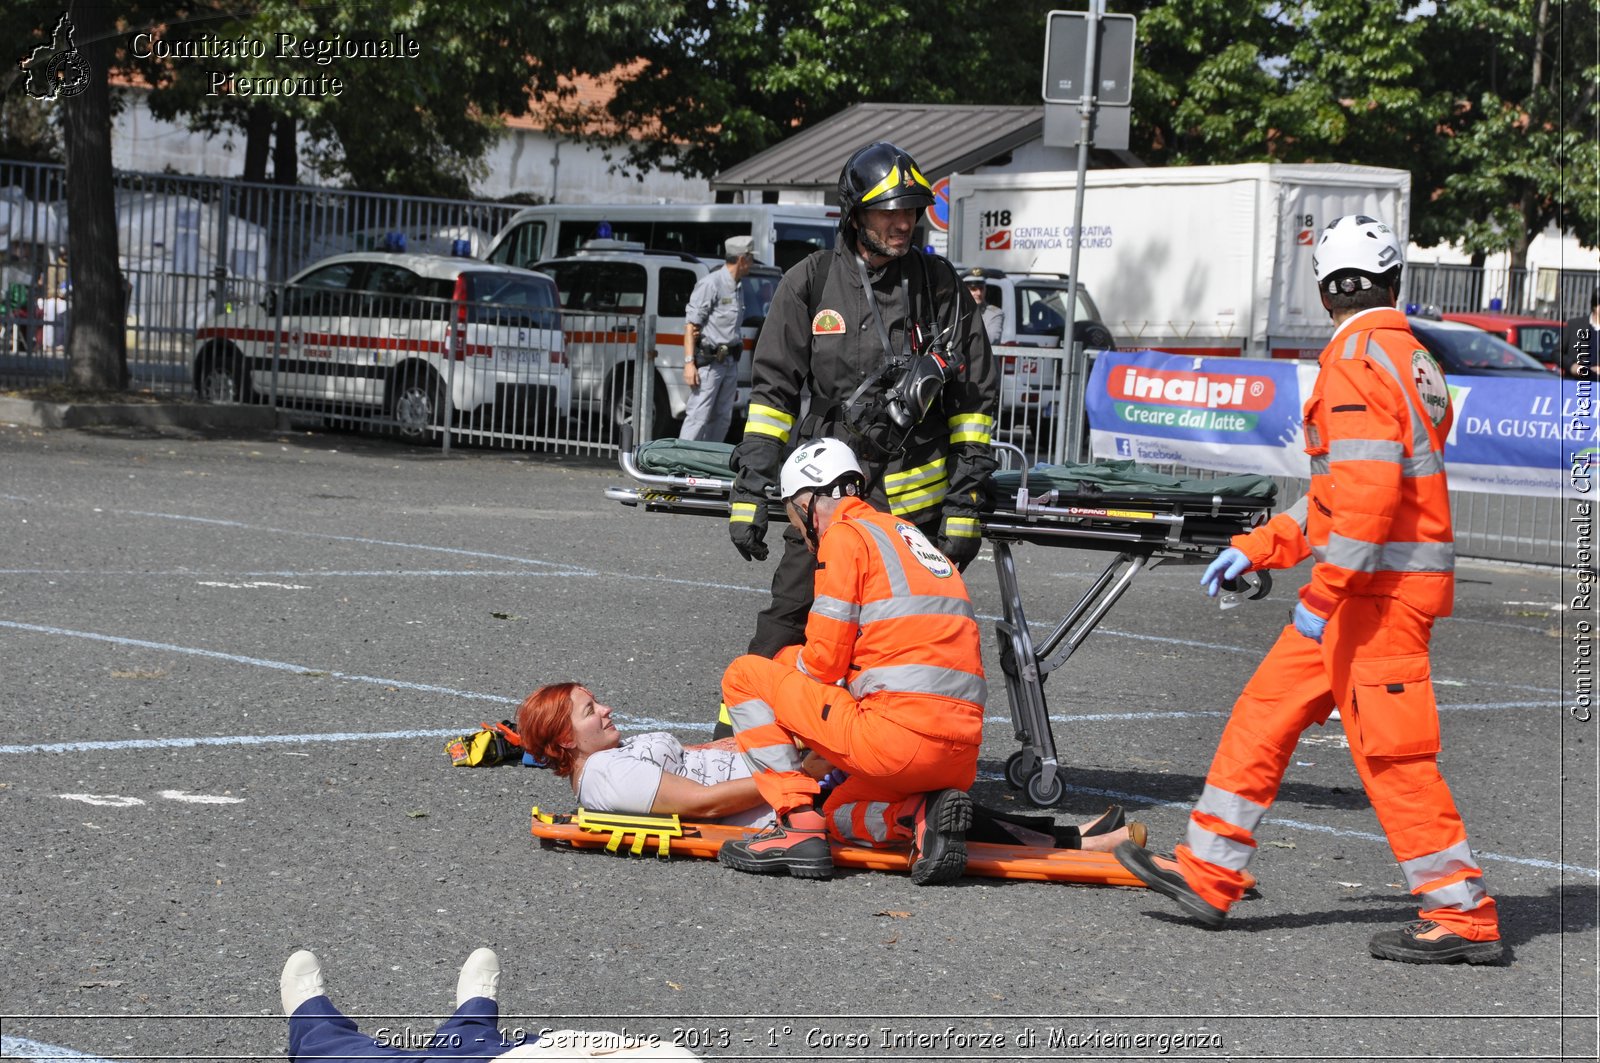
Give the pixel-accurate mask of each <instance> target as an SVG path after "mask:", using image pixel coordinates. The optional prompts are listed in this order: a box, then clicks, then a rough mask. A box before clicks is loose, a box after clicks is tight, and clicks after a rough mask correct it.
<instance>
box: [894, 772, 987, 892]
mask: <svg viewBox="0 0 1600 1063" xmlns="http://www.w3.org/2000/svg"><path fill="white" fill-rule="evenodd" d="M902 822H904V820H902ZM908 826H910V827H911V881H912V883H914V884H915V885H918V886H932V885H936V884H938V883H940V882H949V881H950V880H951V879H957V878H960V877H961V873H962V872H964V871H965V870H966V869H967V828H969V827H971V826H972V798H970V797H968V796H967V792H966V791H965V790H935V791H933V793H931V794H929V795H928V796H927V797H925V798H924V799H923V801H922V804H921V806H920V807H919V808H918V809H917V811H916V815H915V816H913V817H912V818H911V822H910V823H909V824H908Z"/></svg>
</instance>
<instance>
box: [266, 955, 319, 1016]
mask: <svg viewBox="0 0 1600 1063" xmlns="http://www.w3.org/2000/svg"><path fill="white" fill-rule="evenodd" d="M278 990H279V992H280V993H281V994H282V995H283V1013H284V1014H285V1015H293V1014H294V1013H295V1011H296V1010H297V1009H298V1008H299V1007H300V1005H301V1004H304V1003H305V1002H306V1001H308V1000H310V999H311V998H312V997H320V996H322V995H324V994H325V993H327V991H328V987H327V984H326V983H324V982H323V980H322V963H321V961H319V960H318V959H317V954H316V953H314V952H307V951H306V950H305V949H301V950H300V951H299V952H296V953H295V954H294V955H292V956H290V957H289V962H287V963H285V964H284V965H283V975H282V976H281V977H280V978H279V979H278Z"/></svg>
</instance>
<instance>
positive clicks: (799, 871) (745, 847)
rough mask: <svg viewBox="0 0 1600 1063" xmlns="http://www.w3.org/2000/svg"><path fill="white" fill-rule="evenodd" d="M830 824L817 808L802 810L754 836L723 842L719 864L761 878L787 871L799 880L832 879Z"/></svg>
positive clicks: (799, 809)
mask: <svg viewBox="0 0 1600 1063" xmlns="http://www.w3.org/2000/svg"><path fill="white" fill-rule="evenodd" d="M827 828H828V825H827V821H826V820H824V819H823V818H822V813H821V812H818V811H817V810H816V809H814V808H798V809H795V810H794V811H792V812H789V813H786V814H785V815H782V816H779V817H778V822H777V823H774V824H773V825H772V826H770V827H768V828H767V829H766V830H764V831H762V832H761V833H759V834H757V835H755V836H754V837H750V838H744V839H741V840H739V841H731V842H723V843H722V848H720V849H718V850H717V862H718V863H722V864H726V865H728V866H729V867H731V868H736V869H737V870H739V871H752V872H754V873H756V874H758V875H766V874H771V873H772V872H774V871H787V872H789V874H791V875H793V876H794V877H795V878H830V877H832V875H833V850H832V849H830V848H829V847H828V829H827Z"/></svg>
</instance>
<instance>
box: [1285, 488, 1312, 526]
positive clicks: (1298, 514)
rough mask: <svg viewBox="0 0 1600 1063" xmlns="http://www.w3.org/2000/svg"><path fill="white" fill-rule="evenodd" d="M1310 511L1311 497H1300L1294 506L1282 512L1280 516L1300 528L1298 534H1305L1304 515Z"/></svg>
mask: <svg viewBox="0 0 1600 1063" xmlns="http://www.w3.org/2000/svg"><path fill="white" fill-rule="evenodd" d="M1310 511H1311V496H1310V495H1301V496H1300V497H1299V498H1298V499H1297V500H1296V501H1295V504H1294V505H1292V506H1290V507H1289V508H1288V509H1286V510H1284V511H1283V512H1282V513H1281V514H1280V516H1284V517H1288V518H1289V519H1290V520H1292V521H1294V522H1295V523H1296V524H1298V525H1299V526H1300V533H1301V534H1302V535H1303V534H1305V530H1306V514H1307V513H1309V512H1310Z"/></svg>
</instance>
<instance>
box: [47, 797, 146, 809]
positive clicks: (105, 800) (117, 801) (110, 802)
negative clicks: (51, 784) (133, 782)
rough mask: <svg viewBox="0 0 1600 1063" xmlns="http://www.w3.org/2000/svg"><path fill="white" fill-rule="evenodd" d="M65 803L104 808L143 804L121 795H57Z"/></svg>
mask: <svg viewBox="0 0 1600 1063" xmlns="http://www.w3.org/2000/svg"><path fill="white" fill-rule="evenodd" d="M56 796H57V797H60V798H61V799H62V800H65V801H82V802H83V803H84V804H86V805H100V806H102V807H104V808H133V807H134V806H135V805H142V804H144V802H143V801H141V800H140V799H139V798H137V797H124V796H122V795H121V794H57V795H56Z"/></svg>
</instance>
